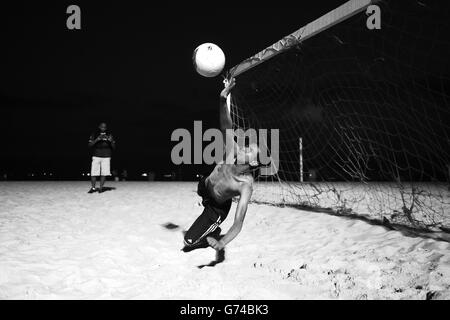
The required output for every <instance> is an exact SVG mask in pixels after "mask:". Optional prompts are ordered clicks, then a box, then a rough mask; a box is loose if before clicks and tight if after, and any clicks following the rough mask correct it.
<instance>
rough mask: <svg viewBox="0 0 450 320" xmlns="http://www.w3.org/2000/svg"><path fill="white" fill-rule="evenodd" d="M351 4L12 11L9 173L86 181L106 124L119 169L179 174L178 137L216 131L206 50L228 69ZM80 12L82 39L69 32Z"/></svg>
mask: <svg viewBox="0 0 450 320" xmlns="http://www.w3.org/2000/svg"><path fill="white" fill-rule="evenodd" d="M343 2H345V1H344V0H341V1H320V2H319V1H315V2H314V1H313V2H310V1H308V2H303V3H302V5H301V7H300V6H298V7H295V5H293V4H290V5H289V6H288V5H287V4H281V3H275V2H269V3H268V4H269V5H264V4H263V3H259V4H257V3H255V2H250V1H249V2H248V3H247V4H245V2H243V1H241V2H235V3H233V2H224V1H215V2H213V1H211V2H204V4H202V3H199V2H196V3H194V2H189V5H187V4H185V5H180V4H179V3H177V2H165V6H161V5H155V4H153V2H151V1H145V2H131V1H127V2H118V3H114V4H111V3H110V2H99V1H90V2H66V1H54V2H43V1H39V2H38V3H36V2H34V3H33V4H32V3H31V2H30V3H24V2H19V3H17V4H15V5H14V6H11V5H9V7H5V6H4V5H3V4H2V16H1V20H2V25H3V27H2V28H1V29H2V31H1V33H2V51H3V54H4V55H5V56H4V57H3V59H2V63H1V79H2V84H1V86H0V105H1V109H0V117H1V119H2V123H1V129H0V130H1V132H0V133H1V136H2V148H1V163H0V164H1V167H0V171H9V172H11V171H12V172H22V173H23V172H25V171H35V172H37V171H41V170H42V171H47V170H50V171H54V172H55V171H56V172H64V173H67V174H69V173H70V174H72V173H75V172H76V173H78V172H81V171H86V172H87V171H88V168H89V152H88V149H87V139H88V137H89V135H90V133H91V132H92V131H93V130H94V129H95V127H96V126H97V124H98V122H100V121H106V122H107V123H108V125H109V127H110V129H111V130H112V132H113V133H114V135H115V136H116V139H117V152H116V154H115V157H114V159H113V163H114V166H115V167H116V168H119V169H120V168H124V167H126V168H128V169H129V170H133V169H134V170H137V171H139V170H144V169H153V170H157V171H164V170H170V169H171V167H172V165H171V163H170V150H171V148H172V147H173V145H174V143H173V142H171V141H170V134H171V133H172V131H173V130H174V129H175V128H179V127H184V128H188V129H190V128H192V127H193V121H194V120H203V122H204V127H214V126H217V124H218V112H217V110H218V94H219V92H220V90H221V87H222V79H221V78H220V77H217V78H213V79H208V78H203V77H201V76H200V75H198V74H197V73H196V72H195V71H194V69H193V67H192V61H191V59H192V51H193V50H194V49H195V47H196V46H197V45H199V44H201V43H204V42H213V43H216V44H218V45H219V46H220V47H221V48H222V49H223V50H224V52H225V54H226V58H227V63H226V69H228V68H231V67H232V66H234V65H235V64H237V63H239V62H240V61H242V60H244V59H245V58H247V57H249V56H251V55H253V54H254V53H256V52H258V51H260V50H261V49H263V48H265V47H267V46H268V45H271V44H272V43H273V42H275V41H277V40H279V39H280V38H281V37H283V36H285V35H287V34H289V33H291V32H293V31H295V30H296V29H298V28H300V27H301V26H303V25H305V24H306V23H307V22H309V21H311V20H313V19H315V18H317V17H319V16H320V15H322V14H324V13H326V12H328V11H329V10H331V9H333V8H335V7H336V6H338V5H340V4H341V3H343ZM70 4H77V5H79V6H80V7H81V15H82V16H81V20H82V30H76V31H75V30H68V29H67V28H66V19H67V16H68V15H67V14H66V8H67V6H68V5H70Z"/></svg>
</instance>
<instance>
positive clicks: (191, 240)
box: [183, 79, 259, 251]
mask: <svg viewBox="0 0 450 320" xmlns="http://www.w3.org/2000/svg"><path fill="white" fill-rule="evenodd" d="M234 85H235V80H234V79H231V81H230V82H229V83H227V84H226V86H225V89H223V90H222V92H221V94H220V127H221V131H222V134H223V138H224V141H232V142H233V146H232V148H233V150H234V152H233V153H232V154H231V155H232V156H233V155H236V156H235V157H234V158H233V159H231V161H230V159H229V158H228V159H227V152H226V150H225V152H224V154H225V155H224V160H222V161H221V162H220V163H218V164H217V165H216V167H215V168H214V170H213V171H212V172H211V174H210V175H209V176H208V177H203V178H202V179H201V180H200V182H199V183H198V189H197V193H198V195H199V196H201V197H202V204H203V206H204V210H203V213H202V214H201V215H200V216H199V217H198V218H197V220H195V222H194V223H193V224H192V226H191V227H190V228H189V230H188V231H187V232H186V234H185V236H184V245H185V246H184V248H183V251H190V250H193V249H196V248H205V247H207V246H208V245H209V246H211V247H212V248H214V249H216V250H218V251H219V250H222V249H223V248H224V247H225V246H226V245H227V244H228V243H229V242H230V241H232V240H233V239H234V238H235V237H236V236H237V235H238V234H239V232H240V231H241V229H242V225H243V223H244V218H245V213H246V212H247V205H248V202H249V200H250V197H251V195H252V191H253V188H252V186H253V176H252V171H254V170H255V168H257V167H258V162H257V161H256V159H257V157H258V152H259V149H258V147H257V146H256V145H255V144H251V145H249V146H246V147H244V146H243V147H239V146H238V145H237V144H236V143H235V142H234V134H233V131H232V124H233V123H232V120H231V117H230V114H229V112H228V106H227V101H226V99H227V96H228V94H229V93H230V91H231V89H233V87H234ZM227 129H228V130H227ZM228 135H233V136H232V137H228V139H227V136H228ZM237 196H239V202H238V205H237V209H236V215H235V218H234V222H233V225H232V226H231V228H230V229H229V230H228V232H227V233H226V234H225V235H224V236H223V237H221V236H220V231H221V230H220V227H219V225H220V224H221V223H222V222H223V221H224V220H225V218H226V217H227V215H228V212H229V210H230V207H231V202H232V198H234V197H237Z"/></svg>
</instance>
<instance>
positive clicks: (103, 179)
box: [99, 176, 106, 192]
mask: <svg viewBox="0 0 450 320" xmlns="http://www.w3.org/2000/svg"><path fill="white" fill-rule="evenodd" d="M105 181H106V176H100V190H99V192H103V185H104V184H105Z"/></svg>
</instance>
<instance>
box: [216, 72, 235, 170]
mask: <svg viewBox="0 0 450 320" xmlns="http://www.w3.org/2000/svg"><path fill="white" fill-rule="evenodd" d="M235 84H236V81H235V79H234V78H231V80H230V81H229V82H228V83H227V84H226V85H225V88H224V89H223V90H222V92H221V93H220V111H219V115H220V130H221V131H222V136H223V142H224V149H223V151H224V160H225V162H228V161H229V162H233V160H234V156H235V153H236V143H235V142H234V133H233V132H232V129H233V120H232V119H231V116H230V112H229V111H228V105H227V97H228V95H229V94H230V92H231V90H232V89H233V87H234V85H235ZM228 144H230V145H228ZM227 160H228V161H227Z"/></svg>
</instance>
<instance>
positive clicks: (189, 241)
mask: <svg viewBox="0 0 450 320" xmlns="http://www.w3.org/2000/svg"><path fill="white" fill-rule="evenodd" d="M205 179H206V178H202V179H201V180H200V182H199V183H198V187H197V194H198V195H199V196H201V197H202V204H203V207H204V209H203V212H202V214H201V215H200V216H199V217H198V218H197V220H195V222H194V223H193V224H192V226H191V227H190V228H189V230H188V231H187V232H186V234H185V236H184V244H185V246H188V247H189V246H193V245H196V244H198V243H199V242H200V241H202V240H203V239H205V238H206V236H207V235H209V234H212V233H219V234H220V227H219V225H220V224H221V223H222V222H223V221H224V220H225V218H226V217H227V215H228V212H229V211H230V208H231V202H232V201H231V199H230V200H228V201H225V202H224V203H220V204H219V203H217V202H216V201H215V200H214V198H213V197H212V196H211V195H210V194H209V192H208V190H207V188H206V185H205Z"/></svg>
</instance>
